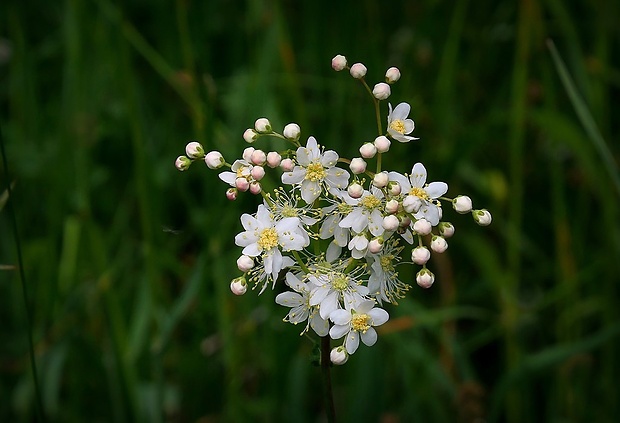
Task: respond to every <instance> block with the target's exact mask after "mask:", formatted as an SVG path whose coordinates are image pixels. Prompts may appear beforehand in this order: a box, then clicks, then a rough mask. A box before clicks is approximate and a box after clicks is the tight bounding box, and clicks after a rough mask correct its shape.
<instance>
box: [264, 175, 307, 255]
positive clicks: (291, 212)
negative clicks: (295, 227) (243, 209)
mask: <svg viewBox="0 0 620 423" xmlns="http://www.w3.org/2000/svg"><path fill="white" fill-rule="evenodd" d="M298 198H299V197H298V196H295V195H288V193H287V192H286V191H285V190H284V188H282V187H280V188H278V189H277V190H276V191H275V193H274V195H273V197H272V196H271V195H269V201H270V202H269V203H268V202H267V200H265V201H264V204H265V207H267V208H269V210H270V211H271V216H272V217H273V219H274V220H275V221H279V220H282V219H286V218H288V217H297V218H299V229H300V230H299V232H300V233H301V235H302V236H303V237H304V239H305V243H306V245H309V244H310V237H309V235H308V232H306V230H305V229H304V225H305V226H312V225H314V224H315V223H316V222H318V219H316V218H314V217H312V216H311V214H313V213H316V211H315V210H314V209H312V206H311V205H309V204H307V205H305V206H300V205H299V204H298V202H299V201H298Z"/></svg>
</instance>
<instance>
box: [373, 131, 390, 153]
mask: <svg viewBox="0 0 620 423" xmlns="http://www.w3.org/2000/svg"><path fill="white" fill-rule="evenodd" d="M374 144H375V147H377V151H378V152H379V153H385V152H387V151H388V150H389V149H390V145H392V142H391V141H390V140H389V139H388V138H387V137H386V136H385V135H381V136H378V137H377V138H375V141H374Z"/></svg>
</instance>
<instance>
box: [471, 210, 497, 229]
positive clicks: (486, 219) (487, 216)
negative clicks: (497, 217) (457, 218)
mask: <svg viewBox="0 0 620 423" xmlns="http://www.w3.org/2000/svg"><path fill="white" fill-rule="evenodd" d="M472 214H473V216H474V220H475V221H476V223H477V224H478V225H480V226H489V225H490V224H491V221H492V220H493V218H492V217H491V213H489V211H488V210H486V209H481V210H474V211H473V213H472Z"/></svg>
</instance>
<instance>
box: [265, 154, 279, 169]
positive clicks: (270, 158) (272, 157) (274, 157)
mask: <svg viewBox="0 0 620 423" xmlns="http://www.w3.org/2000/svg"><path fill="white" fill-rule="evenodd" d="M281 161H282V156H281V155H280V153H278V152H277V151H270V152H269V153H267V166H269V167H270V168H272V169H273V168H276V167H278V166H280V162H281Z"/></svg>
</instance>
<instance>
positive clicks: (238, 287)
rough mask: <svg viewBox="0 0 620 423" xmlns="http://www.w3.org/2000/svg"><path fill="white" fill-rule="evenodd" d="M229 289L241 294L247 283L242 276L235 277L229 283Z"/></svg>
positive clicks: (243, 292) (246, 287) (244, 290)
mask: <svg viewBox="0 0 620 423" xmlns="http://www.w3.org/2000/svg"><path fill="white" fill-rule="evenodd" d="M230 290H231V291H232V293H233V294H235V295H243V294H245V293H246V291H247V290H248V284H247V282H246V281H245V278H244V277H243V276H239V277H238V278H235V279H233V280H232V282H231V283H230Z"/></svg>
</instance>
